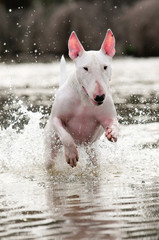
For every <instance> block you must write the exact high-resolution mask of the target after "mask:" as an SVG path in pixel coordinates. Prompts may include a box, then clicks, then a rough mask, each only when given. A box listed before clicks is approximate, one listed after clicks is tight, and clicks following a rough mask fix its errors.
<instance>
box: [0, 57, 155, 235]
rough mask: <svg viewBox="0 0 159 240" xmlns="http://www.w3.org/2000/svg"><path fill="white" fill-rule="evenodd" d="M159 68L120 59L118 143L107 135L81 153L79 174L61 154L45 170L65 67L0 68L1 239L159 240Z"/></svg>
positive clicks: (116, 70) (116, 67) (114, 86)
mask: <svg viewBox="0 0 159 240" xmlns="http://www.w3.org/2000/svg"><path fill="white" fill-rule="evenodd" d="M158 64H159V59H158V58H151V59H133V58H123V59H116V60H114V61H113V77H112V81H111V90H112V95H113V99H114V101H115V104H116V108H117V112H118V115H119V121H120V125H121V126H120V137H119V140H118V142H117V143H114V144H113V143H110V142H108V141H107V140H106V139H105V138H104V136H102V138H101V139H100V140H99V141H97V142H96V143H95V144H93V146H92V147H91V148H90V147H87V148H85V147H80V148H79V157H80V161H79V163H78V166H77V168H75V169H71V168H70V167H69V166H68V165H67V164H66V163H65V159H64V156H63V153H61V154H60V155H59V157H58V162H57V165H56V171H53V172H52V173H48V172H47V171H46V169H45V164H44V145H43V127H44V125H45V123H46V121H47V118H48V115H49V113H50V107H51V104H52V102H53V99H54V94H55V93H56V89H57V87H58V81H59V65H58V63H52V64H21V65H5V64H1V65H0V86H1V89H0V98H1V101H0V119H1V131H0V221H1V224H0V239H1V240H4V239H7V240H19V239H26V240H29V239H32V240H33V239H38V240H39V239H42V240H52V239H66V240H71V239H73V240H75V239H76V240H78V239H86V240H87V239H158V238H159V180H158V176H159V161H158V160H159V157H158V156H159V155H158V152H159V134H158V129H159V124H158V120H159V105H158V102H159V96H158V95H159V68H158ZM72 68H73V65H72V64H71V63H69V64H68V70H69V71H70V70H71V69H72ZM92 150H93V151H96V156H97V157H96V158H97V165H96V166H93V165H92V163H91V161H90V155H91V154H92V152H93V151H92Z"/></svg>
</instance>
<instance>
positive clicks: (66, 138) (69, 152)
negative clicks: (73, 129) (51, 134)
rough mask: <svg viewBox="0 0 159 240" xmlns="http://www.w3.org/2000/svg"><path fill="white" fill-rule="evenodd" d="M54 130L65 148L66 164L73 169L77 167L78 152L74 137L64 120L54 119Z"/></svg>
mask: <svg viewBox="0 0 159 240" xmlns="http://www.w3.org/2000/svg"><path fill="white" fill-rule="evenodd" d="M53 128H54V130H55V132H56V133H57V134H58V136H59V137H60V140H61V142H62V144H63V146H64V150H65V157H66V162H67V163H68V164H69V165H70V166H71V167H76V166H77V162H78V151H77V148H76V146H75V143H74V140H73V138H72V136H71V135H70V134H69V133H68V132H67V131H66V129H65V128H64V126H63V123H62V120H61V119H60V118H58V117H54V118H53Z"/></svg>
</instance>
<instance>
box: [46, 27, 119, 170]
mask: <svg viewBox="0 0 159 240" xmlns="http://www.w3.org/2000/svg"><path fill="white" fill-rule="evenodd" d="M68 49H69V57H70V58H71V59H72V60H73V61H74V63H75V70H74V71H73V72H72V74H70V76H69V77H66V75H67V74H66V70H65V59H64V57H62V59H61V84H60V87H59V89H58V91H57V93H56V97H55V101H54V104H53V106H52V110H51V114H50V117H49V120H48V123H47V125H46V127H45V138H46V150H47V165H48V166H51V165H53V164H54V162H55V161H54V160H55V158H56V156H57V153H58V151H59V149H60V148H61V147H62V145H63V147H64V152H65V158H66V162H67V163H68V164H69V165H70V166H71V167H72V168H73V167H76V166H77V162H78V160H79V156H78V150H77V147H78V145H81V144H91V143H93V142H95V141H96V140H97V139H99V138H100V136H101V135H102V134H103V133H104V132H105V136H106V138H107V139H108V140H109V141H111V142H116V141H117V138H118V130H119V124H118V120H117V114H116V109H115V106H114V103H113V100H112V96H111V92H110V87H109V81H110V79H111V60H112V57H113V56H114V55H115V38H114V35H113V33H112V31H111V30H110V29H108V30H107V33H106V36H105V39H104V41H103V43H102V46H101V48H100V50H99V51H94V50H93V51H85V50H84V48H83V46H82V44H81V43H80V41H79V39H78V37H77V35H76V33H75V32H72V33H71V35H70V38H69V41H68Z"/></svg>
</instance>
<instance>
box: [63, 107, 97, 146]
mask: <svg viewBox="0 0 159 240" xmlns="http://www.w3.org/2000/svg"><path fill="white" fill-rule="evenodd" d="M65 126H66V128H67V130H68V131H69V132H70V134H71V135H72V136H73V138H74V139H75V140H77V141H79V142H80V143H81V142H88V141H90V140H91V139H92V138H93V136H94V134H95V133H96V131H97V129H98V128H99V123H98V121H97V120H96V118H95V113H94V111H93V110H92V109H90V108H88V107H84V106H79V107H77V108H76V109H74V112H73V114H72V115H71V116H70V117H69V119H68V120H67V122H65Z"/></svg>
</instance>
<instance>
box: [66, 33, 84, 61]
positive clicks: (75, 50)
mask: <svg viewBox="0 0 159 240" xmlns="http://www.w3.org/2000/svg"><path fill="white" fill-rule="evenodd" d="M68 49H69V56H70V58H71V59H72V60H73V59H75V58H77V57H78V56H81V54H82V53H83V52H84V48H83V46H82V44H81V43H80V41H79V39H78V37H77V35H76V33H75V32H72V33H71V36H70V38H69V40H68Z"/></svg>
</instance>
